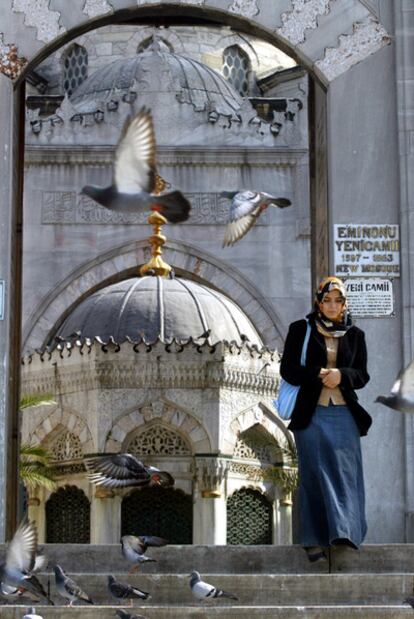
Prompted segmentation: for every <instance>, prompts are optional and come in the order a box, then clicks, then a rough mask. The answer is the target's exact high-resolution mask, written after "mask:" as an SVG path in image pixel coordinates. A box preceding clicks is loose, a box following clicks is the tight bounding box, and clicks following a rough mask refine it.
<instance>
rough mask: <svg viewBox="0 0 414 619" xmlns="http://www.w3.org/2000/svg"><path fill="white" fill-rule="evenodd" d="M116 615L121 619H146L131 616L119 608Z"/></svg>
mask: <svg viewBox="0 0 414 619" xmlns="http://www.w3.org/2000/svg"><path fill="white" fill-rule="evenodd" d="M116 614H117V615H118V617H120V618H121V619H146V617H144V615H131V614H130V613H127V611H126V610H123V609H122V608H119V609H118V610H117V611H116Z"/></svg>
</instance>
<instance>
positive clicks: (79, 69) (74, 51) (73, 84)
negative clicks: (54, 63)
mask: <svg viewBox="0 0 414 619" xmlns="http://www.w3.org/2000/svg"><path fill="white" fill-rule="evenodd" d="M87 77H88V52H87V51H86V49H85V48H84V47H82V46H81V45H77V44H76V43H74V44H73V45H72V46H71V47H70V48H69V49H68V51H67V52H66V54H65V59H64V61H63V89H64V91H65V92H66V93H67V94H68V96H69V97H70V95H71V94H72V93H73V92H74V91H75V90H76V89H77V87H78V86H80V85H81V84H82V82H83V81H84V80H86V78H87Z"/></svg>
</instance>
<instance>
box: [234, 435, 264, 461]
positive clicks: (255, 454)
mask: <svg viewBox="0 0 414 619" xmlns="http://www.w3.org/2000/svg"><path fill="white" fill-rule="evenodd" d="M233 456H234V457H235V458H241V459H243V460H260V462H272V450H270V449H269V447H262V446H258V445H254V444H249V443H247V442H246V441H245V440H243V439H242V438H239V439H238V440H237V443H236V446H235V448H234V454H233ZM273 459H274V458H273Z"/></svg>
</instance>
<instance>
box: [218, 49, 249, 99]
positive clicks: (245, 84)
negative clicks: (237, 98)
mask: <svg viewBox="0 0 414 619" xmlns="http://www.w3.org/2000/svg"><path fill="white" fill-rule="evenodd" d="M249 71H250V61H249V57H248V55H247V54H246V53H245V52H244V51H243V50H242V49H240V47H239V46H238V45H232V46H231V47H227V48H226V49H225V50H224V52H223V75H224V77H225V78H226V80H227V81H228V82H230V84H232V85H233V86H234V87H235V89H236V90H237V91H238V93H239V94H240V95H241V96H242V97H245V96H246V95H247V94H248V91H249Z"/></svg>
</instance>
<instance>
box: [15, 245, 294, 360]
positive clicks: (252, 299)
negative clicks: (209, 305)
mask: <svg viewBox="0 0 414 619" xmlns="http://www.w3.org/2000/svg"><path fill="white" fill-rule="evenodd" d="M147 250H148V240H147V238H145V239H142V240H140V241H137V242H134V243H128V244H126V245H123V246H121V247H117V248H115V249H113V250H111V251H109V252H107V253H105V254H103V255H102V256H100V257H99V258H97V259H95V260H94V261H92V262H90V263H86V264H85V265H83V266H82V267H81V268H79V269H77V270H76V271H74V272H73V273H71V274H70V275H69V276H68V277H66V278H65V279H64V280H62V281H61V282H60V284H58V285H57V286H56V287H55V289H54V291H53V292H52V293H51V294H50V295H48V296H47V297H46V298H45V299H44V300H43V302H42V303H41V304H40V305H39V306H38V307H37V308H36V309H35V310H34V312H33V313H32V315H31V316H30V317H29V318H28V321H27V324H26V326H25V328H24V350H33V349H35V348H37V347H39V346H42V345H45V344H47V342H48V341H49V339H50V338H51V337H52V336H53V334H54V333H55V332H56V330H57V328H58V327H59V325H60V324H62V322H63V321H64V320H65V318H66V317H67V316H68V315H69V314H70V312H71V311H72V310H73V308H74V307H75V306H76V305H77V304H78V303H79V302H80V301H82V300H83V299H84V298H85V297H87V296H88V295H90V294H92V293H93V292H95V291H96V290H98V289H99V288H103V287H104V286H107V285H109V284H110V283H113V282H115V281H119V280H121V279H124V278H125V277H128V276H131V277H132V276H133V275H135V274H136V271H137V266H138V265H141V264H144V262H145V261H146V259H147V258H148V256H147V254H146V253H145V252H146V251H147ZM163 256H164V259H165V260H166V261H167V262H168V263H169V264H170V265H171V266H172V267H173V268H174V269H175V271H176V273H178V274H180V275H183V276H184V277H188V278H189V279H193V280H195V281H197V282H200V283H202V284H204V285H206V286H210V287H213V288H215V289H217V290H219V291H220V292H222V293H223V294H225V295H226V296H228V297H229V298H230V299H232V300H233V301H234V302H235V303H236V304H237V305H238V306H239V307H240V308H241V309H242V310H243V311H244V312H245V314H246V315H247V316H248V317H249V319H250V320H251V322H252V323H253V325H254V326H255V328H256V329H257V331H258V332H259V334H260V336H261V337H262V339H263V342H264V344H265V345H267V346H269V348H276V349H281V347H282V343H283V325H282V321H281V319H280V318H279V316H278V315H277V313H276V311H275V310H274V308H273V307H272V306H271V305H270V303H268V302H267V301H266V300H264V299H263V295H262V293H261V291H260V290H259V289H258V288H257V287H256V286H255V284H254V283H253V282H252V281H251V280H250V279H248V278H247V277H245V276H244V275H242V274H241V273H240V272H239V271H238V270H237V269H236V268H234V267H233V266H231V265H230V264H229V263H225V262H224V261H222V260H218V259H217V258H215V257H214V256H213V255H211V254H210V253H207V252H205V251H202V250H200V249H198V248H195V247H192V246H191V245H189V244H187V243H182V242H179V241H172V240H168V241H167V243H166V244H165V245H164V247H163ZM45 316H47V320H45Z"/></svg>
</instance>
